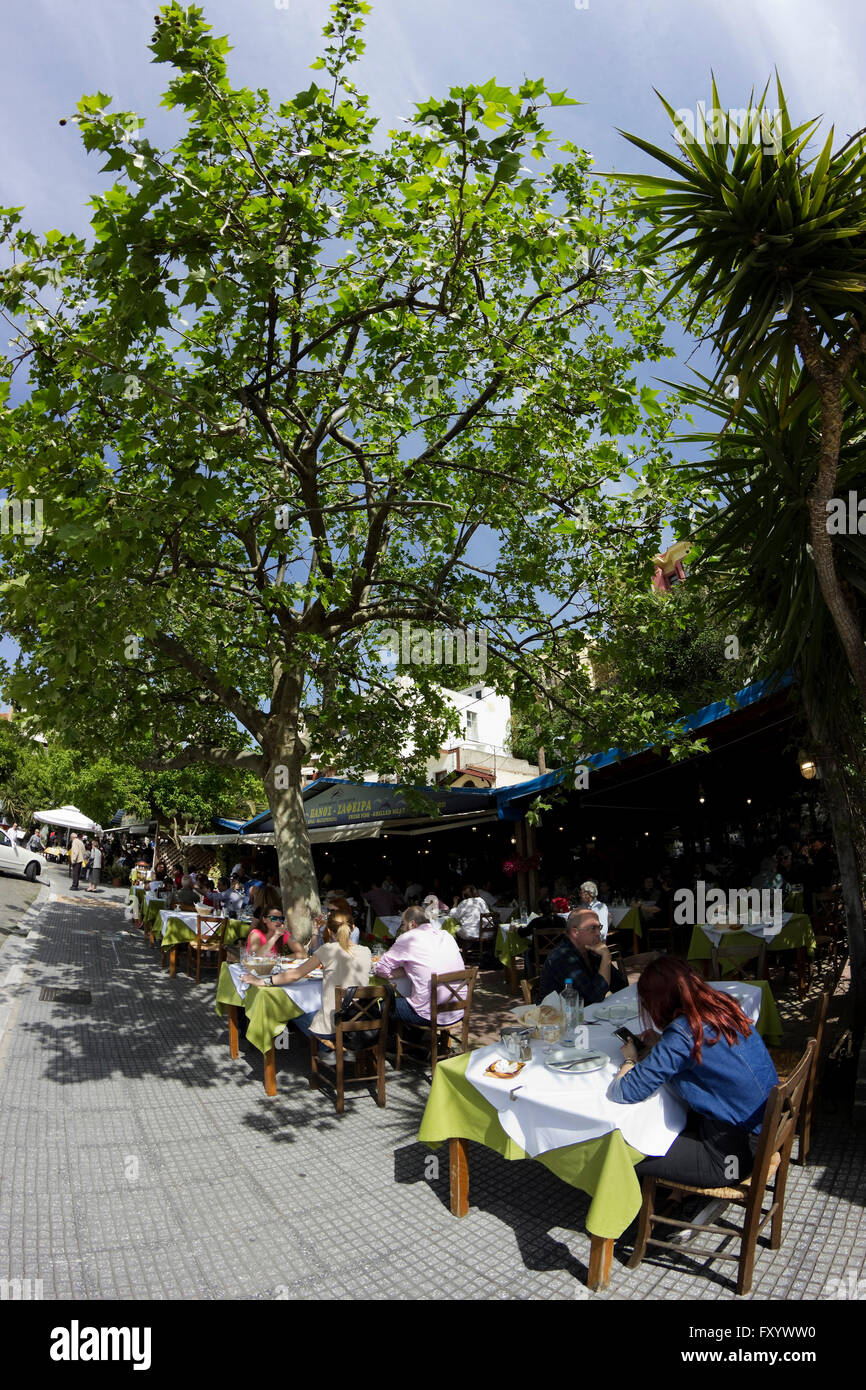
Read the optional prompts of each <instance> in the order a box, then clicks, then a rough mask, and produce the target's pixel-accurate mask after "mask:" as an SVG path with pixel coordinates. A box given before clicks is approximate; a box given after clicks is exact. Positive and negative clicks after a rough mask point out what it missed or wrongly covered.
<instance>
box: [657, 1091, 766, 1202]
mask: <svg viewBox="0 0 866 1390" xmlns="http://www.w3.org/2000/svg"><path fill="white" fill-rule="evenodd" d="M757 1144H758V1136H757V1134H754V1135H753V1134H749V1133H747V1131H746V1130H744V1129H737V1128H736V1127H735V1126H734V1125H729V1124H724V1123H723V1122H722V1121H721V1120H714V1119H711V1118H710V1117H709V1116H708V1115H697V1114H696V1113H695V1112H694V1111H693V1110H692V1111H690V1112H689V1117H688V1120H687V1122H686V1128H685V1129H684V1130H683V1132H682V1134H680V1135H678V1136H677V1138H676V1139H675V1140H674V1142H673V1143H672V1144H671V1146H670V1148H669V1149H668V1151H667V1153H666V1154H662V1156H661V1157H660V1158H644V1159H642V1160H641V1162H640V1163H638V1164H637V1166H636V1167H635V1172H636V1173H637V1175H638V1177H641V1178H642V1177H652V1178H670V1179H671V1181H672V1182H684V1183H688V1184H689V1185H690V1186H692V1187H729V1186H730V1185H731V1184H732V1183H737V1182H742V1181H743V1178H747V1177H748V1176H749V1173H751V1171H752V1162H753V1159H754V1156H755V1149H756V1148H757Z"/></svg>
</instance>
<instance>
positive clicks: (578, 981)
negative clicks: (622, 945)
mask: <svg viewBox="0 0 866 1390" xmlns="http://www.w3.org/2000/svg"><path fill="white" fill-rule="evenodd" d="M566 980H571V983H572V984H573V985H574V988H575V989H576V990H577V993H578V994H579V995H580V997H581V999H583V1001H584V1003H586V1004H597V1003H598V1002H599V1001H600V1000H602V999H604V997H605V995H606V994H607V993H608V991H609V990H610V991H612V992H614V993H615V992H616V991H617V990H619V989H625V987H626V983H627V982H626V981H625V980H624V979H623V978H622V975H620V973H619V971H618V970H617V969H616V967H615V966H614V964H613V962H612V961H611V958H610V951H609V950H608V949H607V947H606V946H605V944H604V942H603V941H602V939H601V923H600V922H599V920H598V914H597V913H595V912H592V911H590V910H589V909H581V908H577V909H576V910H575V911H574V912H572V913H570V914H569V918H568V921H567V923H566V926H565V933H564V935H563V937H562V939H561V940H560V941H559V942H557V944H556V945H555V946H554V948H553V950H552V951H551V952H550V955H549V956H548V957H547V959H546V961H545V962H544V965H543V967H542V971H541V982H540V984H539V987H538V997H539V999H546V997H547V995H548V994H550V992H551V990H556V992H557V993H559V992H560V991H561V990H563V989H564V988H565V982H566Z"/></svg>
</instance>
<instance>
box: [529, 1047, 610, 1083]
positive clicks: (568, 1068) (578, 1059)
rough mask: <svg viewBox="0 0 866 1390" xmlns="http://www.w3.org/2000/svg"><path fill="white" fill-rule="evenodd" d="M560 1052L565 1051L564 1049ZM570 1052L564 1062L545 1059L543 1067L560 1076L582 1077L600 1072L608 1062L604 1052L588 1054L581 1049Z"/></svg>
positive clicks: (608, 1059)
mask: <svg viewBox="0 0 866 1390" xmlns="http://www.w3.org/2000/svg"><path fill="white" fill-rule="evenodd" d="M562 1050H563V1052H564V1051H565V1049H564V1048H563V1049H562ZM570 1052H571V1055H570V1056H569V1057H568V1059H567V1060H566V1061H562V1062H556V1061H551V1059H550V1057H546V1058H545V1059H544V1065H545V1066H546V1067H547V1069H548V1070H549V1071H555V1072H559V1074H560V1075H561V1076H583V1075H585V1074H586V1072H590V1071H601V1069H602V1068H603V1067H606V1066H607V1064H608V1062H609V1061H610V1058H609V1057H608V1056H607V1054H606V1053H604V1052H588V1051H586V1050H584V1049H582V1048H581V1049H577V1048H575V1049H574V1050H573V1051H572V1050H570Z"/></svg>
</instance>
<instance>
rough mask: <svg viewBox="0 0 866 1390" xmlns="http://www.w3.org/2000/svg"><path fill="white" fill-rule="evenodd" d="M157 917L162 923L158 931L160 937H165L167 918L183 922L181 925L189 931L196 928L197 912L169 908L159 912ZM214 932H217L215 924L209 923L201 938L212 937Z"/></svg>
mask: <svg viewBox="0 0 866 1390" xmlns="http://www.w3.org/2000/svg"><path fill="white" fill-rule="evenodd" d="M159 915H160V919H161V921H162V928H161V930H160V935H161V936H165V933H166V928H167V927H168V921H169V918H170V917H176V918H177V920H178V921H179V922H183V924H184V926H185V927H189V929H190V931H195V930H196V928H197V926H198V913H197V912H180V911H179V910H178V909H177V908H170V909H164V910H163V911H162V912H160V914H159ZM206 915H207V914H206ZM214 915H216V914H214ZM216 930H217V927H216V924H215V923H211V925H210V926H209V927H208V929H207V931H205V932H203V933H202V935H203V936H212V935H213V933H214V932H215V931H216Z"/></svg>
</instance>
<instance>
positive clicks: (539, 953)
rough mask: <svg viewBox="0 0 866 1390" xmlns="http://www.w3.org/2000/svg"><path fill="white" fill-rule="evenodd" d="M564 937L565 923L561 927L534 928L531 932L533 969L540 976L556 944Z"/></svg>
mask: <svg viewBox="0 0 866 1390" xmlns="http://www.w3.org/2000/svg"><path fill="white" fill-rule="evenodd" d="M564 935H565V923H564V922H563V924H562V926H561V927H535V928H534V929H533V932H532V950H533V956H534V959H535V968H536V970H537V971H538V974H539V978H540V976H541V971H542V967H543V965H544V962H545V961H546V960H547V957H548V956H549V955H550V953H551V951H552V950H553V948H554V946H555V945H556V944H557V942H559V941H561V940H562V938H563V936H564Z"/></svg>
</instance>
